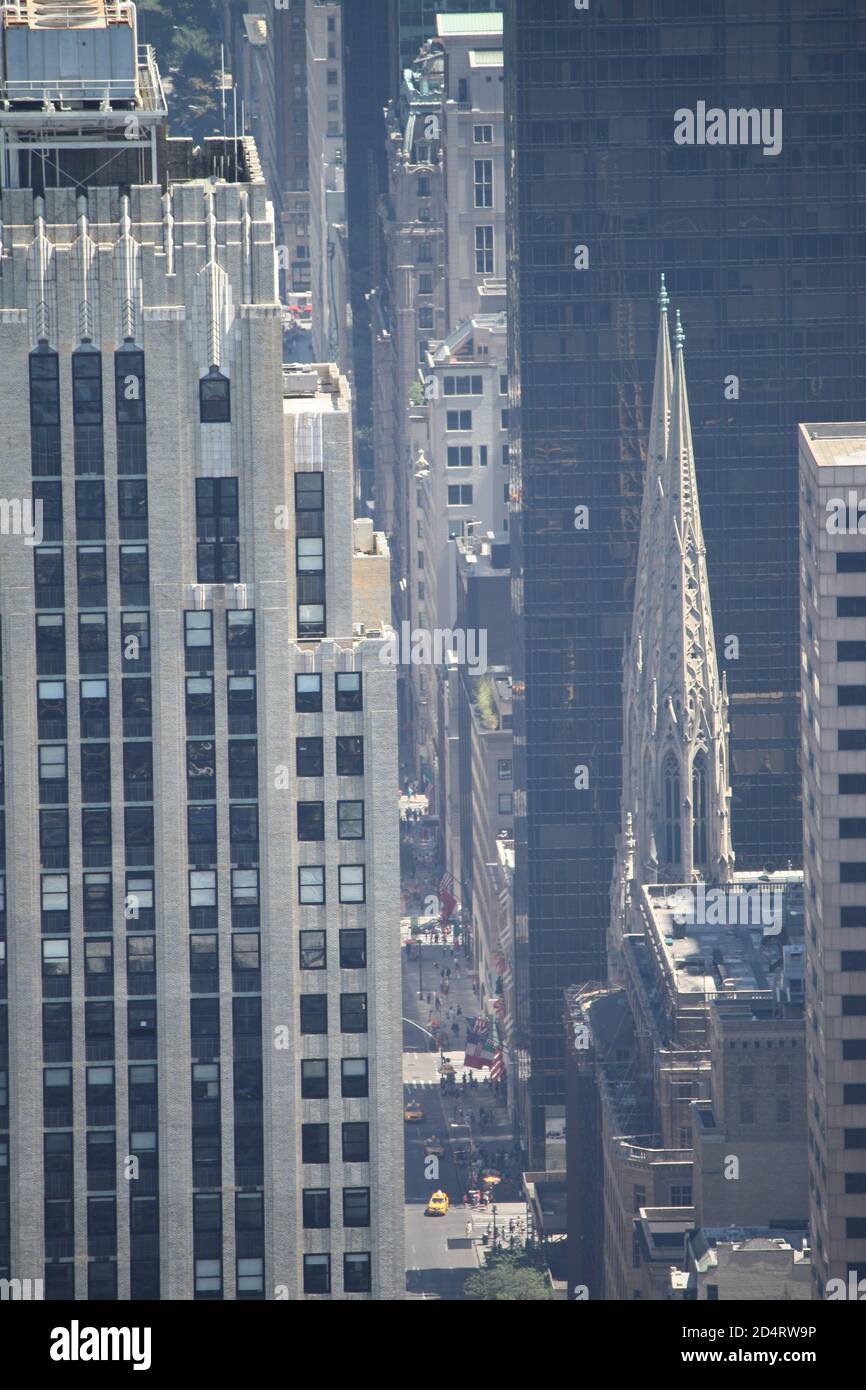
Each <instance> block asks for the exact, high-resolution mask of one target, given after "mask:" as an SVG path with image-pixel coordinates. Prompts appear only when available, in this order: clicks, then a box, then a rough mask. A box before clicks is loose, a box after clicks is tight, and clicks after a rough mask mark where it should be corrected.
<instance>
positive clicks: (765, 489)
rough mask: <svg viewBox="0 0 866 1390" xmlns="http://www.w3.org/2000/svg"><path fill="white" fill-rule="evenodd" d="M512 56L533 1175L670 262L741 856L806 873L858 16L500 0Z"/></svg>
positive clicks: (602, 859) (686, 3)
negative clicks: (812, 605) (821, 540)
mask: <svg viewBox="0 0 866 1390" xmlns="http://www.w3.org/2000/svg"><path fill="white" fill-rule="evenodd" d="M505 51H506V81H507V83H508V87H507V89H506V91H507V96H506V109H507V112H508V122H509V127H508V129H509V134H508V141H509V148H510V150H511V151H512V152H513V165H514V171H515V172H514V177H513V179H512V181H511V187H510V189H509V198H510V206H509V266H508V274H509V293H510V299H509V305H510V307H509V315H510V331H511V350H512V358H513V360H512V364H511V382H512V393H513V399H512V402H511V405H512V422H513V425H514V427H515V428H514V437H513V440H512V499H513V500H512V504H513V507H514V514H513V518H512V523H511V534H512V544H513V548H514V574H515V579H514V583H513V605H514V610H515V617H516V625H517V626H516V636H517V642H516V650H515V670H514V676H515V685H514V714H515V734H516V745H517V746H516V749H515V757H516V769H515V770H516V780H517V784H518V786H519V788H520V789H521V790H520V792H519V793H518V795H517V796H516V798H515V812H516V815H515V835H516V841H517V885H516V894H517V897H516V903H515V910H516V929H517V938H518V953H519V954H518V962H517V964H518V983H519V985H520V986H521V996H522V1008H523V1016H522V1018H521V1031H520V1035H519V1036H520V1040H521V1042H522V1043H523V1044H524V1045H525V1047H526V1049H527V1055H526V1056H525V1057H524V1058H523V1059H522V1061H523V1064H524V1070H526V1069H527V1068H528V1067H530V1066H531V1074H532V1083H531V1088H530V1089H531V1095H532V1130H533V1135H534V1138H535V1146H534V1158H535V1160H536V1161H539V1160H540V1159H541V1158H542V1153H541V1150H540V1148H539V1147H538V1146H539V1144H540V1140H541V1138H542V1137H543V1134H544V1113H545V1112H544V1107H545V1106H561V1104H562V1101H563V1083H562V1058H561V1041H560V1034H561V1000H562V991H563V989H564V988H565V987H566V986H567V985H569V984H572V983H577V982H579V981H582V980H586V979H592V978H601V977H603V974H604V937H605V929H606V924H607V921H608V917H609V889H610V878H611V868H612V854H613V846H614V836H615V834H616V831H617V829H618V818H619V777H620V725H621V684H622V672H621V662H622V652H623V638H624V635H625V634H626V632H627V631H628V629H629V626H630V621H631V607H632V596H633V588H634V565H635V561H636V553H637V538H638V515H639V507H640V498H641V489H642V478H643V467H644V459H645V451H646V436H647V429H648V425H649V404H650V397H651V387H652V368H653V352H654V346H655V326H656V314H657V309H656V293H657V287H658V281H659V273H660V272H661V271H664V272H665V274H666V277H667V283H668V288H669V290H670V294H671V299H672V301H673V303H674V305H675V306H676V307H678V308H679V309H680V310H681V313H682V317H683V322H684V325H685V329H686V337H687V347H686V350H687V353H688V374H689V397H690V403H691V416H692V427H693V433H694V443H695V454H696V459H697V468H698V480H699V485H700V490H701V510H702V515H703V521H704V531H705V538H706V543H707V555H708V566H709V574H710V583H711V587H712V599H713V614H714V622H715V631H716V641H717V646H718V654H719V660H720V662H721V664H722V666H723V667H724V668H725V670H726V671H727V677H728V684H729V688H730V692H731V756H732V787H733V804H732V822H733V834H734V842H735V848H736V852H737V861H738V862H737V866H738V868H744V867H749V866H754V865H762V864H771V865H777V866H784V865H785V864H786V863H787V861H788V859H789V857H790V858H791V859H793V860H794V861H795V862H798V861H799V859H800V836H801V831H800V806H799V796H800V790H799V770H798V728H797V689H798V660H799V649H798V610H797V582H798V558H797V531H796V526H797V512H796V508H797V489H796V469H797V452H796V442H795V427H796V424H797V422H798V421H800V420H804V419H814V420H816V421H818V420H846V419H847V420H851V419H858V418H861V417H862V414H863V402H864V400H866V353H864V339H866V321H864V314H863V286H864V283H866V274H864V272H866V234H864V232H863V230H862V227H861V225H860V218H859V214H858V209H857V203H858V187H860V186H862V177H863V168H864V164H866V116H864V114H863V112H864V102H863V96H864V88H866V13H864V11H863V8H862V6H859V5H858V4H857V3H856V0H832V2H831V0H761V3H760V4H759V5H756V4H755V3H754V0H647V3H636V0H598V3H596V2H595V0H593V3H591V4H590V5H589V7H588V8H587V9H585V10H578V9H576V8H575V5H574V3H573V0H531V3H522V0H507V3H506V23H505ZM699 103H705V104H706V107H707V108H720V109H721V110H722V111H724V112H727V111H728V110H729V109H733V108H745V109H746V111H748V109H750V108H757V110H758V111H759V112H761V111H764V112H766V113H767V116H766V120H767V122H768V124H767V133H768V135H769V134H770V125H769V122H770V121H775V125H774V126H773V130H775V131H776V132H778V129H779V125H778V122H779V118H778V117H777V116H776V117H774V116H773V113H774V112H777V111H778V112H781V135H782V141H781V149H780V150H778V152H777V153H765V152H764V148H763V147H762V146H761V145H758V144H754V145H752V144H749V145H744V144H735V143H727V144H708V143H703V144H699V143H697V141H696V143H694V144H678V143H676V142H675V140H674V129H675V113H676V112H678V111H681V110H683V109H687V110H690V111H691V112H693V113H694V114H695V120H696V130H697V128H698V126H699V125H700V128H701V129H702V130H704V129H706V127H705V125H704V124H702V123H701V120H700V112H701V108H700V107H699ZM717 129H718V127H717ZM749 129H751V127H749ZM731 133H733V131H732V132H731ZM766 143H768V144H769V143H770V141H769V140H768V141H767V142H766ZM858 176H859V184H858ZM583 248H585V249H583ZM576 267H585V268H576ZM578 506H586V507H588V508H589V520H588V526H587V528H586V529H583V530H578V529H576V526H575V508H576V507H578ZM581 766H583V767H586V768H587V772H588V778H589V781H588V785H587V786H586V787H585V789H580V790H578V789H576V788H575V785H574V784H575V776H576V774H575V772H574V769H575V768H578V767H581Z"/></svg>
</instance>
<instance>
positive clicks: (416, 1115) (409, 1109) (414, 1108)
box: [403, 1100, 424, 1125]
mask: <svg viewBox="0 0 866 1390" xmlns="http://www.w3.org/2000/svg"><path fill="white" fill-rule="evenodd" d="M423 1118H424V1111H423V1110H422V1109H421V1106H420V1105H419V1104H418V1102H417V1100H410V1101H408V1102H407V1104H406V1105H405V1106H404V1108H403V1119H404V1120H405V1121H406V1123H407V1124H408V1125H417V1124H418V1123H419V1122H420V1121H421V1120H423Z"/></svg>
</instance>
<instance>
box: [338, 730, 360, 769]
mask: <svg viewBox="0 0 866 1390" xmlns="http://www.w3.org/2000/svg"><path fill="white" fill-rule="evenodd" d="M363 775H364V740H363V738H362V737H361V736H360V734H347V735H341V736H339V737H338V738H337V776H338V777H363Z"/></svg>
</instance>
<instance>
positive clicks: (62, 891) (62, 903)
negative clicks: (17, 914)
mask: <svg viewBox="0 0 866 1390" xmlns="http://www.w3.org/2000/svg"><path fill="white" fill-rule="evenodd" d="M41 891H42V911H43V913H45V912H68V911H69V875H68V874H43V875H42V885H41Z"/></svg>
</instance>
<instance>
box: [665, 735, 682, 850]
mask: <svg viewBox="0 0 866 1390" xmlns="http://www.w3.org/2000/svg"><path fill="white" fill-rule="evenodd" d="M662 778H663V781H664V807H665V862H666V863H668V864H679V863H680V861H681V859H682V828H681V820H680V816H681V805H680V802H681V798H680V769H679V766H678V764H677V760H676V758H675V757H674V755H673V753H669V754H668V756H667V757H666V758H665V763H664V770H663V772H662Z"/></svg>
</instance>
